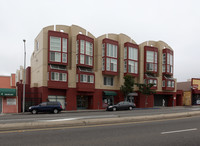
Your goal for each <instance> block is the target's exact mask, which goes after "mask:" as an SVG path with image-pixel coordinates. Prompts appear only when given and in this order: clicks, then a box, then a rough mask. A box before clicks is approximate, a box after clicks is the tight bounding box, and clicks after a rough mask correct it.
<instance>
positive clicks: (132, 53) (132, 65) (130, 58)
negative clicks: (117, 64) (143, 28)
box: [124, 43, 139, 75]
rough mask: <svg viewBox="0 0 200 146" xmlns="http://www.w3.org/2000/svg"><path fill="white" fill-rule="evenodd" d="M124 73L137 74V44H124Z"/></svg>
mask: <svg viewBox="0 0 200 146" xmlns="http://www.w3.org/2000/svg"><path fill="white" fill-rule="evenodd" d="M124 46H125V48H124V73H131V74H135V75H138V55H139V54H138V45H135V44H132V43H125V44H124Z"/></svg>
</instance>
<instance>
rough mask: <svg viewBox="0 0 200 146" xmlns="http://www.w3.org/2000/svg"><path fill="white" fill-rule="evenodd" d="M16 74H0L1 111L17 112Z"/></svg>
mask: <svg viewBox="0 0 200 146" xmlns="http://www.w3.org/2000/svg"><path fill="white" fill-rule="evenodd" d="M17 108H18V99H17V97H16V86H15V74H11V76H0V113H17V112H18V110H17Z"/></svg>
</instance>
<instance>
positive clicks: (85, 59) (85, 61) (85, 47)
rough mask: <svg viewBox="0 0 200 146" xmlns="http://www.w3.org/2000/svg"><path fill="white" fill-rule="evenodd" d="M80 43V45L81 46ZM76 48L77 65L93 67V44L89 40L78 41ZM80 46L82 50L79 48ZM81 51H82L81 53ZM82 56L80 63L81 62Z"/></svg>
mask: <svg viewBox="0 0 200 146" xmlns="http://www.w3.org/2000/svg"><path fill="white" fill-rule="evenodd" d="M79 42H80V45H79ZM76 44H77V46H76V55H77V56H76V63H77V64H79V63H80V64H82V65H89V66H93V43H92V42H89V41H87V40H82V39H80V40H77V43H76ZM79 46H80V48H79ZM79 49H80V51H79ZM79 56H80V62H79Z"/></svg>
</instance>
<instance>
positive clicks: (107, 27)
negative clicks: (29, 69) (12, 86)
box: [0, 0, 200, 81]
mask: <svg viewBox="0 0 200 146" xmlns="http://www.w3.org/2000/svg"><path fill="white" fill-rule="evenodd" d="M199 6H200V1H199V0H56V1H55V0H0V28H1V31H0V44H1V45H0V50H1V53H0V68H1V69H0V75H10V74H11V73H15V72H16V70H17V69H19V66H20V65H23V57H24V49H23V39H26V41H27V43H26V48H27V66H28V65H30V57H31V54H32V52H33V48H34V39H35V37H36V36H37V34H38V33H39V32H40V31H41V29H42V28H43V27H46V26H49V25H59V24H62V25H68V26H71V25H72V24H75V25H79V26H81V27H83V28H85V29H86V30H88V31H89V32H91V33H92V34H93V35H94V36H95V37H98V36H100V35H103V34H106V33H116V34H119V33H124V34H126V35H128V36H130V37H131V38H132V39H133V40H135V41H136V43H137V44H140V43H142V42H144V41H148V40H154V41H158V40H162V41H164V42H166V43H167V44H169V46H171V47H172V49H173V50H174V54H175V55H174V59H175V62H174V66H175V67H174V69H175V72H174V77H175V78H177V80H178V81H186V80H187V79H190V78H194V77H195V78H200V61H199V60H198V59H199V58H200V8H199Z"/></svg>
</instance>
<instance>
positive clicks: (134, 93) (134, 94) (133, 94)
mask: <svg viewBox="0 0 200 146" xmlns="http://www.w3.org/2000/svg"><path fill="white" fill-rule="evenodd" d="M128 96H138V93H136V92H133V93H129V94H128Z"/></svg>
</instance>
